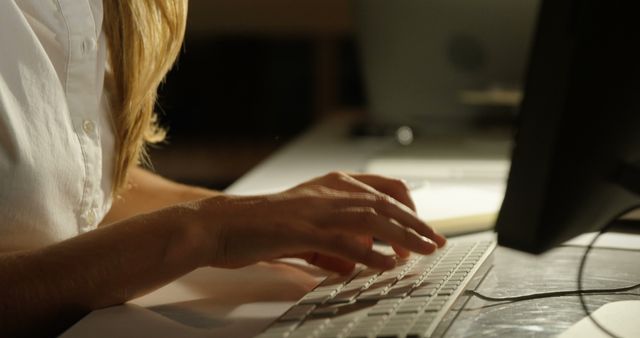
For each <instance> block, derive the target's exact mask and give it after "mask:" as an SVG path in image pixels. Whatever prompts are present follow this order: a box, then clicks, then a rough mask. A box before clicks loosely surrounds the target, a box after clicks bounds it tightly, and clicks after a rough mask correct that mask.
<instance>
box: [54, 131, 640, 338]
mask: <svg viewBox="0 0 640 338" xmlns="http://www.w3.org/2000/svg"><path fill="white" fill-rule="evenodd" d="M347 121H348V120H341V119H338V120H333V121H328V122H326V123H323V124H321V125H320V126H318V127H316V128H314V129H312V130H310V131H309V132H308V133H306V134H305V135H304V136H303V137H301V138H300V139H298V140H297V141H295V142H293V143H292V144H291V145H289V146H288V147H286V148H284V149H283V150H281V151H280V152H278V153H277V154H275V155H274V156H273V157H272V158H270V159H269V160H267V161H266V162H265V163H263V164H261V165H260V166H258V167H257V168H256V169H254V170H253V171H251V172H250V173H249V174H248V175H246V176H245V177H243V178H242V179H241V180H239V181H238V182H236V183H235V184H234V185H233V186H231V187H230V188H229V190H228V192H229V193H234V194H248V193H260V192H271V191H274V190H279V189H281V188H284V187H287V186H290V185H292V184H295V183H298V182H301V181H303V180H306V179H308V178H311V177H315V176H318V175H321V174H324V173H326V172H327V171H331V170H336V169H338V170H346V171H359V170H361V169H362V168H363V165H364V163H366V161H367V159H368V158H370V157H371V156H373V155H374V154H376V153H378V152H380V151H384V150H386V149H389V148H390V147H393V146H394V143H393V141H392V140H384V139H357V140H355V139H351V138H348V137H347V136H346V135H347V127H346V125H347V124H346V122H347ZM486 236H492V234H490V233H481V234H476V235H468V236H461V237H459V238H454V239H452V240H454V241H458V240H465V239H476V237H486ZM583 251H584V248H581V247H573V246H564V247H559V248H557V249H554V250H551V251H549V252H548V253H545V254H543V255H540V256H531V255H528V254H524V253H520V252H517V251H514V250H510V249H506V248H502V247H499V248H498V249H497V251H496V253H495V255H494V259H495V261H494V266H493V268H492V269H491V270H490V271H489V272H488V274H486V276H484V279H483V280H480V279H482V276H480V277H478V282H480V281H481V284H480V286H479V290H480V291H481V292H483V293H485V294H490V295H495V296H507V295H519V294H525V293H533V292H543V291H552V290H566V289H575V288H576V276H577V267H578V264H579V261H580V258H581V255H582V253H583ZM638 261H640V252H638V251H627V250H615V249H595V250H593V251H592V254H591V255H590V258H589V262H588V264H587V268H586V271H585V276H586V278H585V287H587V288H600V287H616V286H626V285H628V284H631V283H632V282H636V281H638V280H640V269H638V265H637V262H638ZM612 262H615V264H611V263H612ZM291 264H293V263H287V262H281V263H278V262H276V263H262V264H258V265H255V266H251V267H247V268H245V269H240V270H221V269H200V270H197V271H194V272H193V273H190V274H188V275H186V276H185V277H183V278H181V279H179V280H178V281H175V282H173V283H171V284H169V285H167V286H165V287H164V288H162V289H160V290H158V291H156V292H154V293H151V294H150V295H147V296H145V297H142V298H139V299H136V300H134V301H132V302H130V303H129V304H128V305H124V306H116V307H112V308H109V309H104V310H100V311H95V312H93V313H91V314H90V315H88V316H87V317H86V318H85V319H83V320H81V321H80V322H79V323H77V324H76V325H75V326H74V327H72V328H71V329H69V330H68V331H67V332H66V333H65V334H64V335H63V337H65V338H75V337H87V336H91V337H140V336H153V337H251V336H252V335H255V334H257V333H258V332H260V331H261V330H262V329H263V328H264V327H266V326H267V325H268V324H269V323H270V322H271V321H272V320H273V319H275V318H276V317H277V316H279V315H280V314H282V313H283V312H284V311H285V310H286V309H287V308H288V307H289V306H290V305H291V304H293V303H294V302H295V301H296V300H297V299H298V298H299V297H301V296H302V295H303V294H304V293H305V292H306V291H308V290H310V289H311V288H313V286H314V284H315V283H316V282H317V281H318V280H319V271H318V270H315V269H312V268H309V267H305V266H300V267H299V268H296V267H292V266H291ZM623 299H640V293H638V291H637V290H636V291H634V292H630V293H626V294H622V295H597V296H595V295H594V296H588V297H587V302H588V306H589V308H590V309H591V310H592V311H593V310H595V309H596V308H598V307H599V306H600V305H602V304H604V303H607V302H610V301H615V300H623ZM456 316H457V318H455V321H453V323H452V325H451V326H450V328H449V330H448V331H447V332H446V336H448V337H465V336H468V337H481V336H486V337H495V336H506V337H519V336H522V337H524V336H526V337H552V336H555V335H557V334H558V333H560V332H562V331H564V330H565V329H567V328H568V327H569V326H571V325H572V324H573V323H575V322H577V321H578V320H580V319H581V318H582V317H583V316H584V314H583V313H582V309H581V307H580V303H579V300H578V297H574V296H569V297H558V298H548V299H540V300H532V301H526V302H520V303H509V304H506V303H487V302H485V301H482V300H479V299H476V298H472V299H469V301H468V302H467V303H466V304H465V305H464V309H463V310H462V311H460V312H459V314H456V313H454V312H452V313H450V316H449V317H448V320H452V319H453V318H454V317H456Z"/></svg>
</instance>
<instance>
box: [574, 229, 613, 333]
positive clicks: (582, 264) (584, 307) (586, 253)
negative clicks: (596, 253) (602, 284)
mask: <svg viewBox="0 0 640 338" xmlns="http://www.w3.org/2000/svg"><path fill="white" fill-rule="evenodd" d="M618 218H619V217H616V219H618ZM613 224H614V222H610V223H609V224H607V225H605V226H604V227H603V228H602V229H601V230H600V232H598V234H597V235H596V236H595V237H593V239H592V240H591V242H590V243H589V245H588V246H587V249H586V250H585V251H584V254H583V255H582V259H581V260H580V267H579V268H578V290H582V275H583V272H584V269H585V266H586V264H587V257H588V256H589V252H590V251H591V249H593V245H594V244H595V243H596V241H597V240H598V238H600V236H602V235H603V234H604V233H605V232H607V230H609V228H611V226H612V225H613ZM579 298H580V305H581V306H582V310H583V311H584V313H585V314H586V315H587V317H588V318H589V320H591V322H592V323H593V325H595V326H597V327H598V329H600V331H602V332H604V333H605V334H607V335H608V336H610V337H612V338H619V337H618V335H616V334H615V333H613V332H611V331H610V330H609V329H607V328H606V327H604V326H603V325H602V324H601V323H600V322H598V321H597V320H596V318H595V317H593V316H592V315H591V311H589V308H588V307H587V303H586V302H585V300H584V295H583V294H582V293H580V295H579Z"/></svg>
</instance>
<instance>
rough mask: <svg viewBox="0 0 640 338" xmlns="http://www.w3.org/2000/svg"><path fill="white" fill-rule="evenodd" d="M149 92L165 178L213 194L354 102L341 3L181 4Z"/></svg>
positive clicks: (351, 47)
mask: <svg viewBox="0 0 640 338" xmlns="http://www.w3.org/2000/svg"><path fill="white" fill-rule="evenodd" d="M189 6H190V7H189V20H188V27H187V35H186V39H185V45H184V49H183V53H182V54H181V55H180V59H179V61H178V63H177V65H176V66H175V67H174V69H173V70H172V71H171V72H170V73H169V75H168V76H167V80H166V82H165V84H164V85H162V87H161V89H160V92H159V103H158V107H157V111H158V112H159V113H160V117H161V121H162V124H163V126H165V127H167V129H168V130H169V136H168V138H167V142H165V143H164V144H161V145H157V146H154V147H153V149H152V151H151V160H152V164H153V169H154V170H155V171H156V172H158V173H160V174H162V175H165V176H167V177H169V178H172V179H175V180H178V181H181V182H186V183H192V184H200V185H205V186H208V187H212V188H216V189H223V188H225V187H226V186H228V185H229V184H230V183H232V182H233V181H234V180H236V179H237V178H238V177H240V176H241V175H243V174H244V173H246V172H247V171H248V170H249V169H250V168H252V167H253V166H255V165H256V164H257V163H259V162H260V161H261V160H263V159H265V158H266V157H267V156H269V155H270V154H271V153H272V152H274V151H275V150H277V149H278V148H279V147H281V146H282V145H284V144H286V143H287V142H288V141H290V140H291V139H292V138H294V137H295V136H296V135H298V134H299V133H300V132H302V131H304V130H305V129H306V128H308V127H310V126H311V125H312V124H313V123H314V122H315V121H318V120H320V119H322V118H325V117H327V115H330V114H332V113H333V112H337V111H340V110H345V109H348V110H352V109H353V108H354V107H355V108H357V107H361V106H363V104H364V98H363V94H362V92H363V91H362V84H361V80H360V69H359V67H358V56H357V48H356V44H355V42H354V38H353V34H352V31H351V17H350V14H349V8H348V2H347V1H331V0H322V1H321V0H313V1H312V0H307V1H299V2H297V1H295V0H269V1H260V0H191V1H190V4H189Z"/></svg>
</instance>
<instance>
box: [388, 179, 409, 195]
mask: <svg viewBox="0 0 640 338" xmlns="http://www.w3.org/2000/svg"><path fill="white" fill-rule="evenodd" d="M391 186H392V189H394V190H397V191H400V192H408V191H409V187H408V186H407V183H406V182H405V181H404V180H399V179H395V178H394V179H391Z"/></svg>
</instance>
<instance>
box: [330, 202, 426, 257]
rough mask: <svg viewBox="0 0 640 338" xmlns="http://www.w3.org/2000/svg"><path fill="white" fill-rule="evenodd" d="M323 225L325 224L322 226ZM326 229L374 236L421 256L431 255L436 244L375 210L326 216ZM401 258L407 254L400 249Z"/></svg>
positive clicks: (344, 210) (359, 209) (352, 209)
mask: <svg viewBox="0 0 640 338" xmlns="http://www.w3.org/2000/svg"><path fill="white" fill-rule="evenodd" d="M322 223H323V224H322ZM322 223H321V224H322V225H323V227H325V228H331V229H333V230H334V231H348V232H351V233H354V234H357V235H372V236H374V237H376V238H378V239H381V240H383V241H386V242H388V243H391V244H394V245H395V246H396V247H401V248H405V249H408V250H411V251H414V252H417V253H421V254H430V253H432V252H433V251H434V250H435V249H436V244H435V243H434V242H432V241H430V240H428V239H427V238H425V237H423V236H421V235H419V234H417V233H416V232H415V231H414V230H412V229H410V228H407V227H405V226H402V225H400V224H398V222H396V221H394V220H393V219H390V218H388V217H386V216H383V215H380V214H378V213H376V210H375V209H373V208H366V207H360V208H346V209H342V210H336V211H333V212H330V213H328V214H327V215H326V218H325V219H323V220H322ZM398 254H400V255H401V256H403V255H404V256H406V255H407V252H406V251H403V250H402V249H400V252H398Z"/></svg>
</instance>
